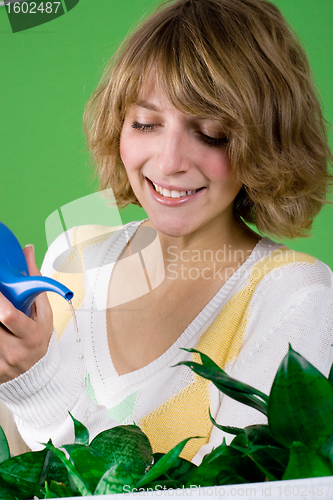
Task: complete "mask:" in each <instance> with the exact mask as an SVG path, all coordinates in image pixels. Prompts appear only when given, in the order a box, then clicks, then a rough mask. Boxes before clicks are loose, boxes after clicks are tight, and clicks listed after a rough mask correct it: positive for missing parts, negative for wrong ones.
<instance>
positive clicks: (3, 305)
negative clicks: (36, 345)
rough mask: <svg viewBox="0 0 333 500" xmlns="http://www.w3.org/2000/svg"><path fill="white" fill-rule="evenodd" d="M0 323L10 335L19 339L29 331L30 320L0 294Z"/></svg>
mask: <svg viewBox="0 0 333 500" xmlns="http://www.w3.org/2000/svg"><path fill="white" fill-rule="evenodd" d="M0 323H2V324H3V325H4V326H5V327H6V328H7V329H8V330H9V333H10V334H13V335H15V336H17V337H21V338H22V337H24V336H25V335H28V334H29V331H30V329H31V319H30V318H28V316H26V315H25V314H24V313H23V312H21V311H19V310H18V309H16V308H15V307H14V306H13V304H12V303H11V302H10V301H9V300H8V299H7V298H6V297H5V296H4V295H3V294H2V293H0ZM4 330H5V329H4ZM7 333H8V332H7Z"/></svg>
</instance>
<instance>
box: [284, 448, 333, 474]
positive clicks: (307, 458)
mask: <svg viewBox="0 0 333 500" xmlns="http://www.w3.org/2000/svg"><path fill="white" fill-rule="evenodd" d="M331 475H332V469H330V468H329V467H328V466H327V464H326V463H325V461H324V460H323V459H322V458H321V457H320V456H318V455H317V454H316V452H315V451H314V450H313V449H310V448H308V447H307V446H305V445H304V444H303V443H298V442H295V443H293V445H292V447H291V449H290V459H289V463H288V467H287V469H286V472H285V473H284V475H283V477H282V479H283V480H285V479H303V478H307V477H326V476H331Z"/></svg>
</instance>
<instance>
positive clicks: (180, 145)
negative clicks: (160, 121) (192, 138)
mask: <svg viewBox="0 0 333 500" xmlns="http://www.w3.org/2000/svg"><path fill="white" fill-rule="evenodd" d="M156 164H157V167H158V168H159V170H160V172H161V173H162V174H163V175H165V176H171V175H175V174H177V173H181V172H187V171H188V170H189V168H190V165H191V161H190V145H189V137H188V135H187V133H186V130H184V128H183V127H182V126H177V125H169V126H168V127H167V128H166V129H165V130H164V131H163V133H162V135H161V141H160V143H159V148H158V150H157V153H156Z"/></svg>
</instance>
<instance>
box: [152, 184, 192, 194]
mask: <svg viewBox="0 0 333 500" xmlns="http://www.w3.org/2000/svg"><path fill="white" fill-rule="evenodd" d="M152 184H153V186H154V188H155V190H156V191H157V192H158V193H159V194H161V195H162V196H166V197H167V198H182V197H183V196H189V195H191V194H194V193H196V192H197V191H198V190H197V189H194V190H192V191H177V190H175V189H172V190H171V191H170V190H169V189H165V188H162V187H161V186H158V185H157V184H155V183H154V182H153V183H152Z"/></svg>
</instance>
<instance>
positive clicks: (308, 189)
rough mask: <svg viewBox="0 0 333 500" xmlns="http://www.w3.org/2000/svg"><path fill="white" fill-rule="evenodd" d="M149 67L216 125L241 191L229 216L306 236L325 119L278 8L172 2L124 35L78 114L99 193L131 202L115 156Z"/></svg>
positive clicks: (207, 0)
mask: <svg viewBox="0 0 333 500" xmlns="http://www.w3.org/2000/svg"><path fill="white" fill-rule="evenodd" d="M152 72H154V76H155V79H156V85H157V86H158V87H159V88H161V89H163V90H164V91H165V92H166V94H167V96H168V98H169V99H170V101H171V102H172V104H173V105H174V106H175V107H176V108H177V109H179V110H180V111H183V112H185V113H190V114H193V115H200V116H207V117H208V118H214V119H217V120H219V121H220V123H221V124H222V126H223V127H224V129H225V130H226V131H227V137H228V145H227V151H228V154H229V158H230V162H231V165H232V168H233V172H234V174H235V177H236V179H237V180H238V181H239V182H240V183H241V184H242V188H241V190H240V192H239V194H238V195H237V197H236V199H235V202H234V213H235V214H236V215H237V216H238V217H240V218H242V219H243V220H244V221H245V222H249V223H254V224H255V225H256V226H257V228H258V231H259V232H261V233H267V234H271V235H276V236H279V237H287V238H294V237H296V236H306V232H307V231H308V230H309V229H310V228H311V225H312V222H313V219H314V217H315V216H316V215H317V214H318V212H319V210H320V209H321V207H322V206H323V204H324V203H326V202H325V196H326V193H327V189H328V186H329V184H330V183H331V181H332V176H331V174H330V173H329V171H328V164H329V162H330V161H331V159H332V156H331V154H330V151H329V147H328V144H327V138H326V132H325V120H324V118H323V115H322V111H321V107H320V103H319V100H318V97H317V94H316V91H315V88H314V85H313V82H312V79H311V71H310V68H309V64H308V61H307V58H306V55H305V53H304V50H303V49H302V47H301V45H300V43H299V42H298V40H297V38H296V36H295V35H294V33H293V32H292V30H291V28H290V27H289V26H288V25H287V24H286V21H285V20H284V18H283V16H282V14H281V13H280V11H279V10H278V9H277V7H275V6H274V5H273V4H272V3H270V2H268V1H266V0H176V1H175V2H166V3H165V4H162V5H161V6H160V7H159V8H158V9H157V10H156V11H155V12H154V13H153V14H152V15H151V16H150V17H149V18H148V19H147V20H146V21H145V22H144V23H143V24H142V25H141V26H139V27H138V28H137V29H136V30H135V31H134V33H133V34H132V35H130V36H129V37H128V39H126V40H125V42H124V43H123V44H122V46H121V47H120V49H119V50H118V51H117V53H116V54H115V56H114V57H113V58H112V59H111V61H110V62H109V64H108V66H107V67H106V69H105V72H104V74H103V77H102V80H101V82H100V84H99V86H98V88H97V89H96V91H95V92H94V93H93V95H92V96H91V98H90V100H89V102H88V104H87V107H86V110H85V114H84V128H85V132H86V136H87V143H88V147H89V149H90V151H91V153H92V156H93V158H94V159H95V162H96V168H97V173H98V175H99V176H100V186H101V189H105V188H107V187H112V189H113V192H114V194H115V197H116V199H117V203H118V204H119V206H126V205H128V204H129V203H134V204H137V205H140V204H139V202H138V200H137V198H136V196H135V194H134V192H133V190H132V188H131V186H130V184H129V181H128V178H127V175H126V171H125V168H124V165H123V163H122V161H121V158H120V154H119V137H120V133H121V129H122V124H123V120H124V117H125V113H126V110H127V108H128V106H130V105H131V104H133V103H135V102H136V101H137V99H138V94H139V91H140V89H142V88H143V87H144V85H145V84H146V83H147V79H148V77H149V76H150V75H151V73H152Z"/></svg>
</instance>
